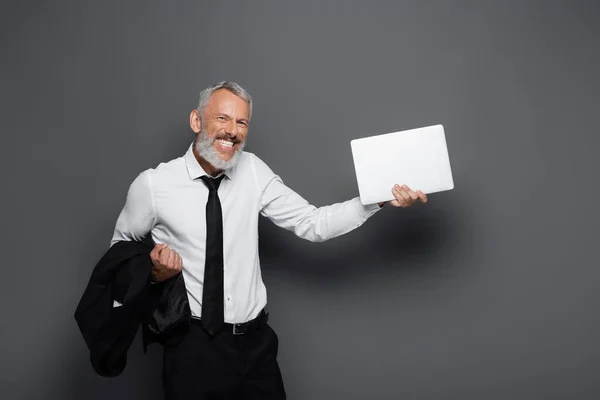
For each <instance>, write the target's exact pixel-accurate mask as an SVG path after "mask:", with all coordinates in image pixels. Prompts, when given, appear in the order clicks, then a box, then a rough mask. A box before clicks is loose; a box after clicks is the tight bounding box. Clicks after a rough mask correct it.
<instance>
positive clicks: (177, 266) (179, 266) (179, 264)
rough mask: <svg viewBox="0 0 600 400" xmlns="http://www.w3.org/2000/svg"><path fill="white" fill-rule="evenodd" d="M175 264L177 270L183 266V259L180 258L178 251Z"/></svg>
mask: <svg viewBox="0 0 600 400" xmlns="http://www.w3.org/2000/svg"><path fill="white" fill-rule="evenodd" d="M175 264H176V265H175V269H176V270H177V271H181V270H182V268H183V260H182V259H181V255H180V254H179V253H177V262H176V263H175Z"/></svg>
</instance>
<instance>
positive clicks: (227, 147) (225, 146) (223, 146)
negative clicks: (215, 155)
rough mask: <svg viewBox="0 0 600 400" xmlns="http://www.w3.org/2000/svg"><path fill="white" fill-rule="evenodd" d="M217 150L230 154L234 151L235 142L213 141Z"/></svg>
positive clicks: (226, 140) (230, 140)
mask: <svg viewBox="0 0 600 400" xmlns="http://www.w3.org/2000/svg"><path fill="white" fill-rule="evenodd" d="M215 144H216V145H217V149H218V150H219V151H221V152H222V153H232V152H234V151H235V147H236V145H237V142H236V141H234V140H232V139H217V140H215Z"/></svg>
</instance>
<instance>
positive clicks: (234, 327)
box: [232, 324, 244, 335]
mask: <svg viewBox="0 0 600 400" xmlns="http://www.w3.org/2000/svg"><path fill="white" fill-rule="evenodd" d="M232 325H233V329H232V331H233V334H234V335H243V334H244V332H242V331H239V332H238V330H237V329H236V328H237V327H238V325H239V326H241V325H242V324H232Z"/></svg>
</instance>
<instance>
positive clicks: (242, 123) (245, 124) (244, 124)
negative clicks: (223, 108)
mask: <svg viewBox="0 0 600 400" xmlns="http://www.w3.org/2000/svg"><path fill="white" fill-rule="evenodd" d="M238 125H241V126H243V127H246V126H248V124H247V123H245V122H244V121H238Z"/></svg>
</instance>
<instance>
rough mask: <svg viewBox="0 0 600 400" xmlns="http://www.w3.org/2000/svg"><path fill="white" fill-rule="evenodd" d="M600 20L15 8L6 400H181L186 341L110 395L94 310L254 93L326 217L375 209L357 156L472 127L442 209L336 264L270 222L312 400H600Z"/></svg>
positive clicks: (291, 177)
mask: <svg viewBox="0 0 600 400" xmlns="http://www.w3.org/2000/svg"><path fill="white" fill-rule="evenodd" d="M250 3H251V4H250ZM598 4H599V3H598V2H594V1H587V2H586V1H562V2H558V1H537V2H535V1H520V2H516V1H514V2H509V1H495V2H484V1H436V2H434V1H389V2H376V1H364V2H360V1H343V0H337V1H322V2H321V1H302V2H294V4H284V2H282V1H269V2H242V1H240V2H237V3H229V2H208V1H204V2H201V1H188V2H158V1H154V2H149V1H144V2H142V1H137V2H133V1H128V2H122V3H121V2H104V1H87V0H86V1H66V0H61V1H52V2H41V1H29V2H26V1H9V2H6V1H5V2H3V3H2V12H1V13H0V14H1V15H2V17H1V21H0V22H1V24H0V44H1V51H2V53H1V54H2V62H1V68H2V69H1V72H2V75H1V76H2V80H1V90H0V92H1V103H0V110H1V111H0V112H1V113H2V117H1V118H0V126H1V128H0V129H1V132H2V146H1V148H2V153H3V155H2V157H1V159H2V164H3V168H2V175H3V178H2V199H3V207H2V209H3V210H4V213H3V216H4V221H3V222H4V223H3V227H2V232H3V239H2V242H3V246H2V248H3V256H2V259H3V260H2V290H1V293H2V294H1V296H2V298H1V300H2V303H1V304H2V320H3V322H2V329H1V330H0V339H1V340H0V343H2V353H1V356H0V363H1V364H0V365H1V373H0V382H1V392H0V396H1V397H2V398H3V399H84V398H85V399H107V398H110V399H113V400H116V399H145V400H151V399H160V398H161V395H162V393H161V390H162V389H161V383H160V369H161V349H160V347H158V346H154V347H152V348H151V350H150V352H149V354H147V355H143V354H142V350H141V344H140V342H139V338H138V340H137V341H136V343H135V344H134V346H133V347H132V349H131V350H130V353H129V354H130V359H129V364H128V366H127V369H126V371H125V372H124V373H123V374H122V376H120V377H118V378H115V379H106V378H101V377H99V376H96V375H95V374H94V373H93V371H92V369H91V366H90V364H89V361H88V353H87V349H86V348H85V344H84V342H83V340H82V338H81V336H80V334H79V331H78V329H77V326H76V324H75V322H74V319H73V312H74V310H75V306H76V304H77V302H78V300H79V297H80V296H81V294H82V292H83V289H84V287H85V285H86V283H87V280H88V278H89V275H90V272H91V270H92V268H93V267H94V265H95V263H96V262H97V260H98V259H99V258H100V256H101V255H102V254H103V253H104V251H106V249H107V246H108V243H109V240H110V237H111V233H112V229H113V226H114V222H115V220H116V218H117V215H118V213H119V211H120V209H121V207H122V205H123V203H124V200H125V194H126V191H127V188H128V186H129V184H130V183H131V181H132V180H133V178H134V177H135V176H136V175H137V174H138V173H139V172H140V171H142V170H144V169H146V168H149V167H154V166H156V165H157V164H158V163H159V162H161V161H167V160H169V159H172V158H174V157H178V156H179V155H181V154H183V153H184V152H185V150H186V148H187V146H188V145H189V143H190V142H191V141H192V140H193V135H192V132H191V130H190V129H189V125H188V115H189V112H190V110H191V109H192V108H193V107H194V106H195V103H196V97H197V94H198V92H199V91H200V90H201V89H202V88H204V87H206V86H208V85H209V84H212V83H214V82H216V81H219V80H222V79H229V80H235V81H238V82H239V83H241V84H242V85H244V86H245V87H247V89H248V90H249V91H250V92H251V93H252V95H253V97H254V99H255V104H256V105H255V114H254V118H253V121H252V126H251V130H250V134H249V144H248V150H249V151H252V152H254V153H256V154H257V155H259V156H260V157H261V158H263V159H264V160H265V161H266V162H267V163H268V164H269V165H270V166H271V167H272V168H273V169H274V170H275V171H276V172H277V173H278V174H279V175H281V176H282V178H283V179H284V181H285V182H286V183H287V184H288V185H289V186H291V187H292V188H293V189H295V190H296V191H298V192H299V193H300V194H302V195H303V196H304V197H305V198H307V199H308V200H310V201H311V202H312V203H313V204H315V205H325V204H330V203H334V202H338V201H343V200H346V199H348V198H351V197H354V196H356V195H357V194H358V192H357V186H356V180H355V176H354V170H353V168H354V167H353V163H352V157H351V153H350V146H349V141H350V140H352V139H355V138H358V137H362V136H366V135H371V134H378V133H385V132H391V131H395V130H400V129H409V128H414V127H418V126H424V125H431V124H435V123H442V124H444V126H445V128H446V135H447V142H448V146H449V151H450V157H451V164H452V169H453V174H454V179H455V185H456V188H455V190H453V191H450V192H445V193H439V194H432V195H431V196H430V202H429V204H427V205H416V206H414V207H411V208H409V209H392V208H389V207H386V208H385V209H384V210H382V211H381V212H380V213H378V214H377V215H376V216H374V217H373V218H372V219H371V220H369V221H368V222H367V223H366V224H365V225H364V226H362V227H361V228H359V229H358V230H355V231H353V232H352V233H350V234H348V235H346V236H344V237H340V238H338V239H334V240H331V241H329V242H325V243H320V244H313V243H309V242H305V241H302V240H301V239H298V238H296V237H295V236H293V234H291V233H289V232H287V231H283V230H281V229H279V228H276V227H274V225H273V224H271V222H269V221H268V220H262V221H261V226H260V230H261V231H260V233H261V252H262V253H261V254H262V261H263V273H264V278H265V280H266V284H267V287H268V293H269V307H270V311H271V315H272V320H271V321H272V325H273V327H274V328H275V330H276V331H277V332H278V334H279V337H280V357H279V360H280V364H281V368H282V371H283V375H284V379H285V383H286V387H287V391H288V394H289V398H290V399H292V400H294V399H310V400H319V399H367V398H373V399H398V398H404V399H482V398H485V399H567V398H576V399H592V398H594V399H596V398H599V397H600V379H599V377H598V372H599V367H600V346H599V345H598V338H599V336H600V318H599V316H598V305H599V303H600V293H599V291H598V287H599V283H600V270H599V269H598V263H597V260H596V258H597V257H596V254H597V250H598V240H597V239H598V234H597V232H598V230H597V227H598V222H599V218H598V215H599V213H598V211H597V208H596V204H595V203H596V201H597V198H598V194H599V192H598V189H597V187H596V185H595V184H596V183H597V181H598V178H597V171H598V170H599V167H600V165H599V162H598V159H597V153H598V147H597V145H598V139H597V134H598V114H599V111H600V110H599V104H600V101H599V100H600V99H599V96H598V92H599V90H600V79H599V77H598V71H599V70H600V52H599V50H598V49H599V48H600V44H599V34H600V24H599V22H600V18H599V17H600V11H599V5H598Z"/></svg>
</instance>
